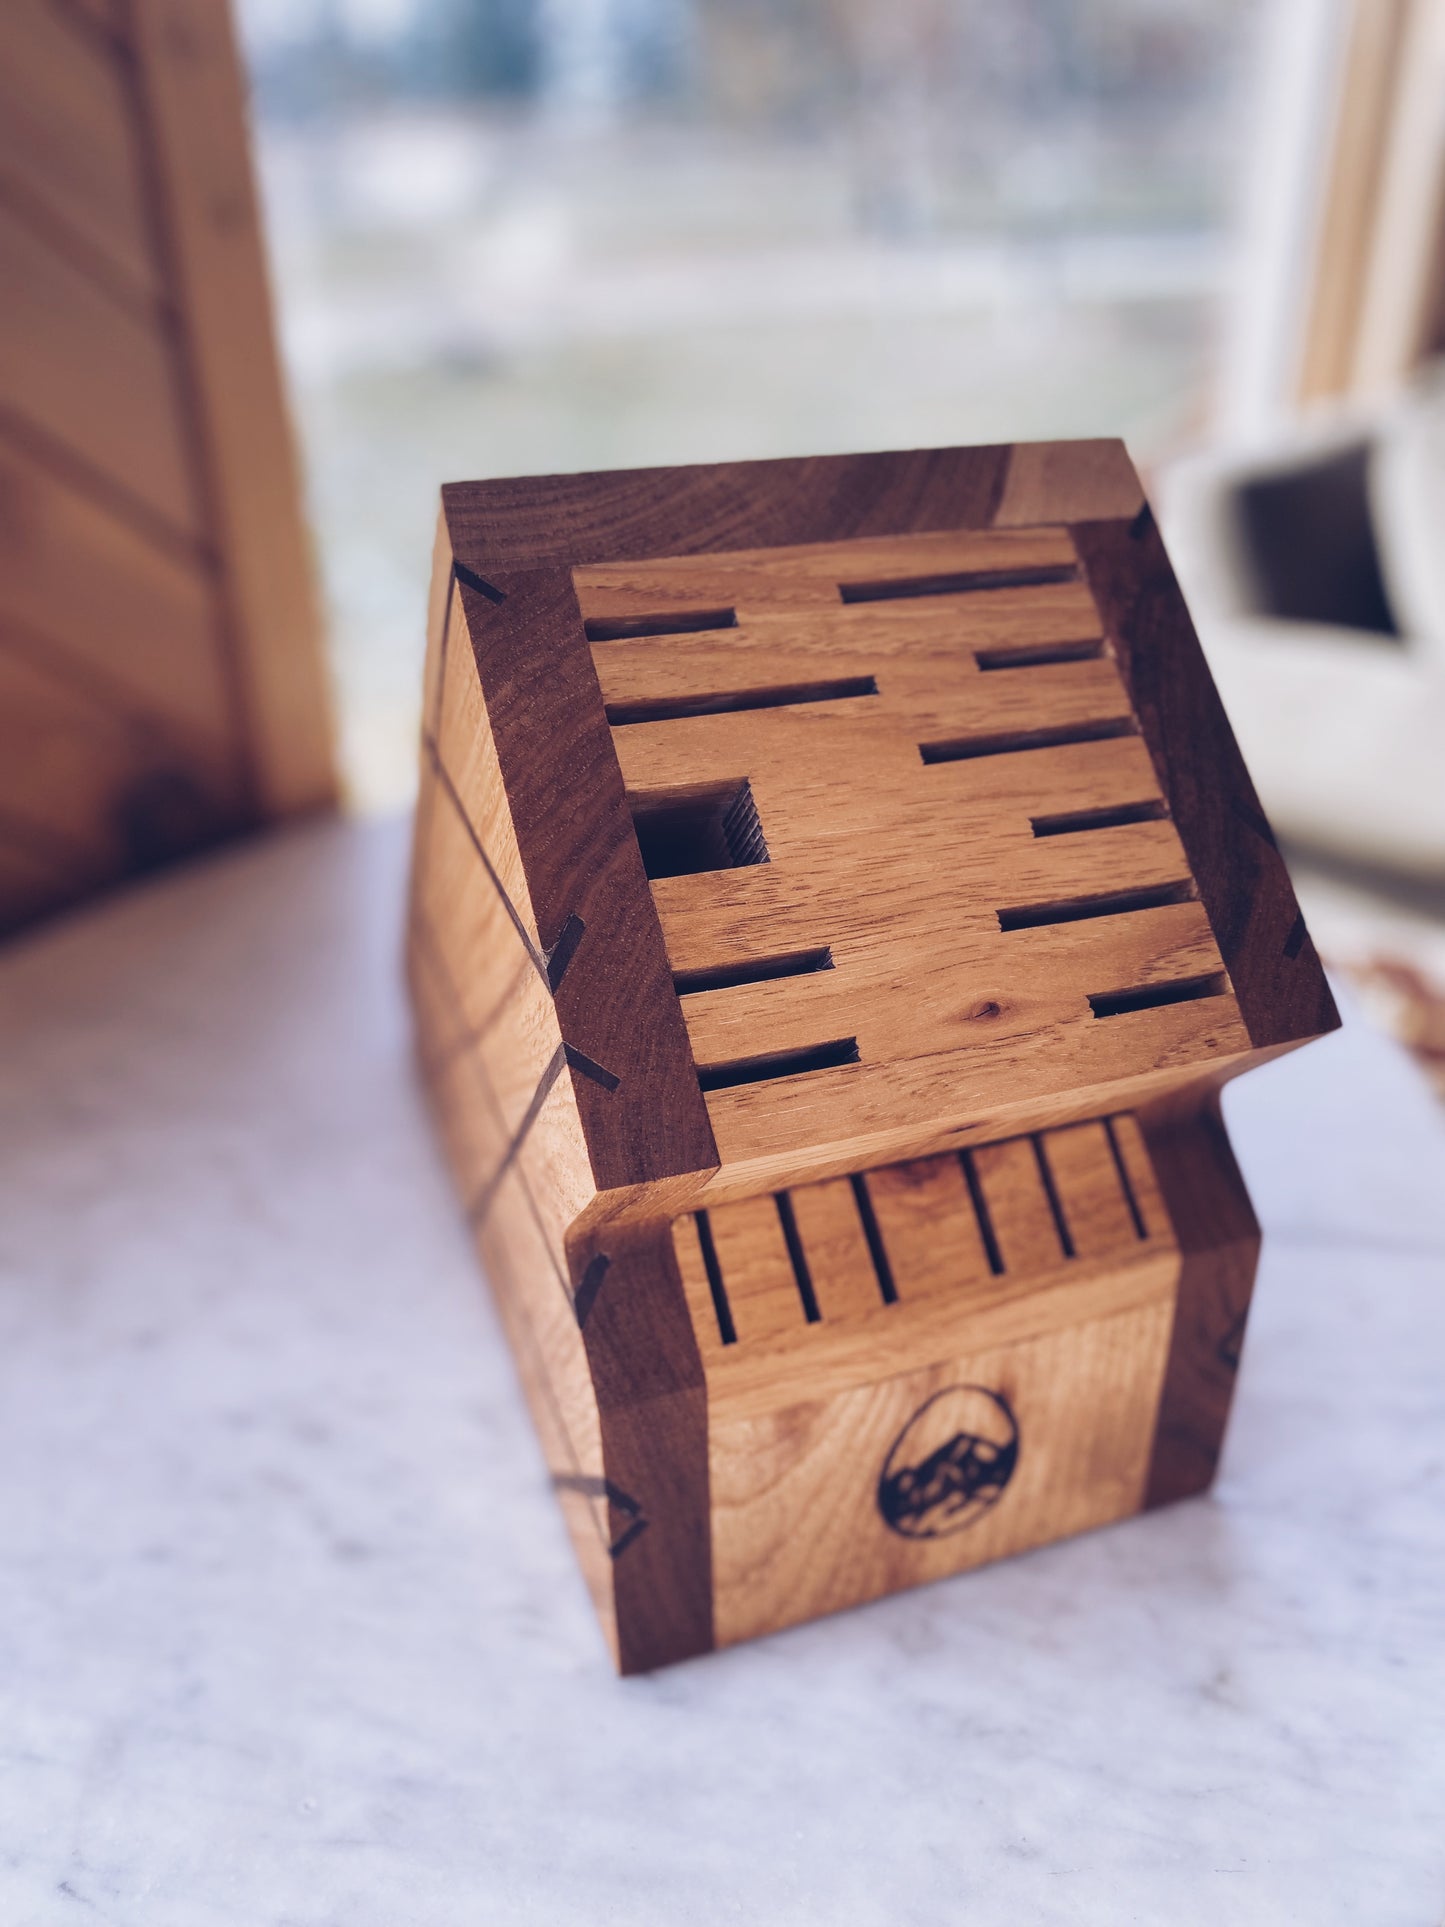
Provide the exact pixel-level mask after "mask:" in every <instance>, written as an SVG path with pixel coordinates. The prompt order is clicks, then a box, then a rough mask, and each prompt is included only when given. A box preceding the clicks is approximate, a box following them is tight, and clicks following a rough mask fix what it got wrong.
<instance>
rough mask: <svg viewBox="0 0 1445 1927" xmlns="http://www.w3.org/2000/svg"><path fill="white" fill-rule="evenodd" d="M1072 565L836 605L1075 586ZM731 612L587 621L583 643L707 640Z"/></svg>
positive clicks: (913, 582) (1005, 572)
mask: <svg viewBox="0 0 1445 1927" xmlns="http://www.w3.org/2000/svg"><path fill="white" fill-rule="evenodd" d="M1078 579H1079V570H1078V565H1077V564H1076V563H1073V562H1058V563H1054V562H1051V563H1045V564H1043V565H1041V566H1036V567H1032V568H1015V569H956V570H954V571H952V572H951V573H947V574H940V575H914V576H901V577H892V578H880V579H878V580H876V581H871V582H840V583H839V584H838V599H839V600H840V601H841V602H844V603H854V602H900V601H905V600H914V599H919V598H923V597H926V596H944V595H968V594H970V593H973V592H975V591H978V590H982V589H1038V588H1043V587H1046V586H1049V585H1052V584H1054V583H1060V582H1077V581H1078ZM737 626H738V612H737V610H736V609H733V608H719V609H675V610H666V611H661V610H659V611H652V612H649V613H647V614H645V615H630V616H588V617H587V619H586V621H585V623H584V624H583V627H584V629H585V630H586V634H587V640H588V641H589V642H632V641H637V640H640V639H641V638H643V637H645V636H696V635H708V634H711V633H713V632H715V631H717V630H720V629H736V628H737Z"/></svg>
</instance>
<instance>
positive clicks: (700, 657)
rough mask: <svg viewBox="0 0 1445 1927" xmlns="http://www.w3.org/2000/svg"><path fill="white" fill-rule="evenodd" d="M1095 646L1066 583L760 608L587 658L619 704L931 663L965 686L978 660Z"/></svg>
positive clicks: (1082, 593)
mask: <svg viewBox="0 0 1445 1927" xmlns="http://www.w3.org/2000/svg"><path fill="white" fill-rule="evenodd" d="M1101 638H1102V628H1101V625H1100V621H1099V612H1098V610H1097V609H1096V608H1095V606H1094V602H1093V598H1092V597H1091V596H1090V594H1089V592H1088V589H1087V588H1086V587H1085V586H1084V584H1083V583H1082V582H1077V581H1070V582H1063V583H1057V584H1043V585H1041V586H1038V587H1034V588H1028V589H988V590H977V591H974V592H972V593H970V594H967V595H939V596H928V597H923V598H921V599H919V600H917V601H912V600H903V601H897V602H869V603H856V604H840V605H837V606H834V604H832V603H826V604H823V605H821V606H819V607H809V608H806V609H803V610H802V611H796V610H791V609H789V610H784V611H782V612H778V611H776V610H772V609H756V610H750V611H748V612H747V613H746V614H740V615H739V616H738V619H737V625H736V627H734V628H726V629H714V630H701V631H695V632H692V633H682V634H678V635H656V636H636V637H623V638H619V639H615V640H612V641H605V642H594V643H593V645H592V660H593V663H594V665H595V666H596V669H597V674H598V678H599V680H600V681H601V684H602V693H603V697H604V699H605V700H606V701H607V702H609V703H620V702H625V701H630V700H636V699H639V698H644V697H645V698H651V699H654V700H659V699H663V698H668V697H672V696H680V695H684V694H692V693H695V692H697V691H700V690H706V691H709V692H711V691H720V690H738V689H748V688H753V687H764V686H767V685H768V684H776V683H784V682H805V681H809V680H812V679H815V678H817V677H819V676H822V675H824V674H827V675H832V674H835V673H836V674H840V675H841V674H857V673H867V672H868V671H871V670H873V669H875V668H877V667H878V666H879V665H880V664H882V665H884V666H886V667H887V669H888V670H889V671H890V673H896V672H897V671H898V670H899V669H903V668H907V667H908V666H909V665H912V664H916V665H919V673H920V674H922V673H923V671H922V665H923V664H924V663H925V662H931V663H933V664H935V665H936V666H937V667H938V668H939V669H940V670H942V671H945V672H947V673H949V674H950V675H953V676H956V677H961V678H967V677H971V676H973V675H975V674H978V673H980V672H979V669H978V663H977V657H978V655H979V654H980V653H982V654H983V655H984V656H985V657H988V656H990V654H993V655H996V656H997V657H999V658H1000V659H1001V658H1003V657H1005V656H1009V655H1012V654H1015V653H1017V652H1019V651H1036V650H1038V649H1040V648H1044V647H1047V646H1048V645H1050V644H1062V643H1076V644H1081V645H1083V644H1088V643H1089V642H1092V641H1096V640H1101ZM985 673H989V674H996V673H1001V672H999V671H997V670H989V671H987V672H985Z"/></svg>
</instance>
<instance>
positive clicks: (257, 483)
mask: <svg viewBox="0 0 1445 1927" xmlns="http://www.w3.org/2000/svg"><path fill="white" fill-rule="evenodd" d="M130 17H131V30H132V35H133V40H134V46H135V51H136V59H137V71H138V73H139V76H140V81H141V98H142V104H143V108H144V112H145V114H146V117H147V121H148V127H149V134H150V138H151V141H152V143H153V146H154V153H155V158H156V178H157V181H158V184H159V192H160V202H161V205H160V209H159V215H160V221H161V224H162V226H163V228H164V231H165V235H166V240H167V250H168V254H169V258H170V260H171V262H172V264H173V270H174V274H175V289H176V303H177V306H178V308H179V310H180V312H181V315H182V317H183V327H184V331H185V340H186V354H187V361H188V364H189V370H190V376H191V380H192V382H193V384H194V389H195V393H196V397H197V417H198V428H199V434H200V439H201V444H202V447H203V449H204V451H205V456H206V463H207V471H208V485H209V494H210V499H211V502H212V504H213V523H214V540H215V544H216V547H217V548H218V550H219V551H220V553H221V554H222V556H223V558H224V568H225V583H226V594H227V600H228V605H229V610H230V617H231V626H232V630H233V633H234V636H235V641H236V649H237V656H238V670H239V676H240V687H241V694H240V696H239V698H238V700H239V701H241V702H243V703H244V706H245V712H246V716H247V719H248V723H249V739H250V749H251V762H252V769H253V780H254V782H255V786H256V792H257V799H258V802H259V804H260V807H261V809H262V811H263V812H264V813H265V814H266V815H268V816H272V815H286V814H289V813H292V812H295V811H301V810H308V809H317V808H321V807H324V806H326V805H328V804H330V803H332V802H333V801H334V800H335V794H336V775H335V770H334V767H333V763H332V752H331V727H330V716H329V704H328V698H327V687H326V669H325V663H324V659H323V655H322V649H321V642H320V637H321V620H320V613H319V609H318V604H317V593H316V583H315V579H314V573H313V569H312V563H311V555H310V545H309V541H308V537H307V533H306V524H305V517H304V514H303V511H302V503H301V491H300V483H299V478H298V473H297V466H296V457H295V451H294V448H293V446H292V440H291V430H290V425H289V423H288V421H287V417H286V411H285V407H284V403H283V400H282V381H281V369H280V362H279V358H278V355H277V349H276V340H275V334H274V330H273V327H272V320H271V304H270V292H269V287H268V280H267V270H266V258H265V248H264V244H263V241H262V235H261V222H260V210H259V207H258V205H257V199H256V189H255V183H254V181H253V179H252V173H251V159H250V152H249V148H248V144H247V136H246V98H245V80H244V75H243V72H242V68H241V62H240V57H239V53H238V50H237V47H236V42H235V36H234V31H233V28H232V23H231V19H230V14H229V10H228V7H227V5H226V0H132V6H131V16H130Z"/></svg>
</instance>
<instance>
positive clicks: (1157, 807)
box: [1029, 796, 1169, 836]
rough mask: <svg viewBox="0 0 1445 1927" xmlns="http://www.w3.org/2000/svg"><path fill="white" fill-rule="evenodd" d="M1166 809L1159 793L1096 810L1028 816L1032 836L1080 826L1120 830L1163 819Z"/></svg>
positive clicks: (1063, 832) (1066, 833) (1073, 830)
mask: <svg viewBox="0 0 1445 1927" xmlns="http://www.w3.org/2000/svg"><path fill="white" fill-rule="evenodd" d="M1168 814H1169V812H1168V811H1167V810H1166V809H1165V807H1164V800H1163V798H1162V797H1158V796H1156V797H1151V798H1150V800H1149V801H1148V802H1146V803H1116V804H1114V805H1113V806H1112V807H1110V808H1105V809H1098V810H1060V811H1059V813H1058V815H1057V816H1031V817H1030V818H1029V827H1030V828H1031V829H1032V830H1033V833H1034V835H1035V836H1076V835H1078V834H1079V832H1080V831H1082V830H1122V829H1123V828H1124V826H1125V825H1126V824H1128V823H1162V822H1163V821H1164V819H1165V818H1166V817H1167V816H1168Z"/></svg>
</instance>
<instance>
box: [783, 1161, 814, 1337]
mask: <svg viewBox="0 0 1445 1927" xmlns="http://www.w3.org/2000/svg"><path fill="white" fill-rule="evenodd" d="M773 1203H774V1204H775V1205H776V1206H777V1207H778V1219H779V1221H780V1223H781V1224H782V1227H783V1242H784V1244H786V1245H787V1247H788V1256H789V1258H790V1259H791V1260H792V1264H793V1278H794V1280H795V1282H796V1284H797V1287H798V1296H799V1298H801V1299H802V1301H803V1316H804V1317H805V1318H806V1319H807V1321H808V1323H809V1324H810V1325H816V1324H817V1322H818V1320H819V1319H820V1318H821V1317H822V1313H821V1312H820V1311H819V1310H818V1295H817V1293H816V1292H815V1291H814V1290H813V1274H812V1273H811V1272H810V1271H809V1269H808V1258H807V1254H806V1252H805V1251H804V1250H803V1240H802V1239H801V1238H800V1237H799V1236H798V1220H797V1217H796V1216H795V1215H794V1212H793V1200H792V1199H791V1198H790V1197H789V1196H788V1194H787V1192H786V1191H778V1192H775V1193H774V1194H773Z"/></svg>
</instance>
